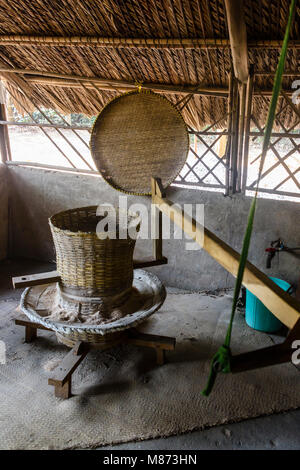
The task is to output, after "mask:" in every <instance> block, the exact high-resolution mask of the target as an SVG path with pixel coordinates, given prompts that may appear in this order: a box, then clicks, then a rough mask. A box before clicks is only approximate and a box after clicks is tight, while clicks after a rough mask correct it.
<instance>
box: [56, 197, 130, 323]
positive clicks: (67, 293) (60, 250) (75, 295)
mask: <svg viewBox="0 0 300 470" xmlns="http://www.w3.org/2000/svg"><path fill="white" fill-rule="evenodd" d="M96 211H97V207H96V206H90V207H82V208H78V209H71V210H67V211H63V212H60V213H58V214H55V215H54V216H52V217H51V218H50V220H49V223H50V228H51V232H52V236H53V240H54V245H55V249H56V262H57V271H58V273H59V275H60V277H61V282H60V285H59V286H58V297H59V302H60V305H61V307H63V308H65V309H68V308H74V306H75V305H77V304H78V305H80V309H81V313H82V314H83V315H88V314H91V313H93V312H95V311H99V310H103V311H104V310H105V307H106V305H107V303H109V304H110V306H111V307H116V306H118V305H120V304H121V303H123V302H124V301H125V300H126V298H127V297H128V296H129V295H130V292H131V287H132V280H133V250H134V246H135V239H131V238H130V237H129V235H128V232H127V238H124V239H120V238H119V228H120V227H119V225H117V227H116V238H110V234H109V233H107V234H106V238H105V239H101V238H99V233H97V232H96V230H97V224H98V222H99V221H100V220H101V217H100V216H97V215H96ZM116 213H117V220H118V215H119V212H118V211H117V210H116ZM133 219H136V220H137V216H136V215H133V214H127V221H128V222H129V223H130V222H132V220H133ZM137 223H138V221H137ZM123 236H124V235H123Z"/></svg>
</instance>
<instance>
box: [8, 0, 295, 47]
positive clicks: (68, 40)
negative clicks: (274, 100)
mask: <svg viewBox="0 0 300 470" xmlns="http://www.w3.org/2000/svg"><path fill="white" fill-rule="evenodd" d="M231 1H232V0H226V3H227V2H231ZM233 1H234V3H238V4H239V3H240V2H239V1H235V0H233ZM238 20H239V17H238ZM13 45H21V46H22V45H23V46H30V45H32V46H69V47H75V46H80V47H84V46H85V47H99V48H101V47H113V48H136V49H140V48H141V49H143V48H150V49H222V48H225V49H227V48H228V47H230V40H229V39H228V38H114V37H99V36H26V35H15V34H12V35H0V46H13ZM281 45H282V40H280V39H258V40H250V41H248V47H249V48H253V49H261V48H264V49H265V48H267V49H278V48H280V47H281ZM289 48H291V49H299V48H300V40H297V39H295V40H290V41H289Z"/></svg>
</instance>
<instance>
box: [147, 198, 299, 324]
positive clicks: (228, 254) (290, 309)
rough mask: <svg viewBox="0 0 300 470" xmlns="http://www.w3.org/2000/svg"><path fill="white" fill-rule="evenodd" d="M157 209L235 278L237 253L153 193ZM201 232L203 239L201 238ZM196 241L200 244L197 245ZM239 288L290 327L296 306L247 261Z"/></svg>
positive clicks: (293, 322) (170, 203) (297, 316)
mask: <svg viewBox="0 0 300 470" xmlns="http://www.w3.org/2000/svg"><path fill="white" fill-rule="evenodd" d="M152 198H153V201H154V203H155V204H156V205H157V208H158V209H159V210H160V211H161V212H162V213H164V214H166V215H167V216H168V217H169V218H170V219H171V220H172V221H173V222H174V223H176V224H177V225H178V226H180V227H181V228H182V230H184V232H185V233H187V235H189V236H190V237H191V238H192V239H193V240H195V241H196V242H197V243H199V244H201V240H203V249H204V250H205V251H207V253H208V254H209V255H210V256H212V257H213V258H214V259H215V260H216V261H217V262H218V263H219V264H220V265H221V266H223V268H225V269H226V270H227V271H228V272H230V273H231V274H232V275H233V276H237V272H238V266H239V259H240V254H239V253H238V252H237V251H235V250H234V249H233V248H231V246H229V245H227V244H226V243H225V242H224V241H223V240H221V239H220V238H218V237H217V236H216V235H215V234H214V233H212V232H211V231H210V230H208V229H207V228H203V227H202V226H201V225H200V224H199V223H198V222H197V221H196V220H195V219H192V218H191V217H190V216H188V215H187V214H184V213H183V211H182V210H181V209H180V208H179V207H178V206H176V205H174V203H173V202H172V201H169V200H168V199H166V198H162V197H160V196H158V195H157V194H154V195H153V196H152ZM203 230H204V239H203V237H202V234H203ZM199 241H200V242H199ZM243 285H244V286H245V287H247V289H249V290H250V292H252V293H253V294H254V295H255V296H256V297H257V298H258V299H260V300H261V301H262V302H263V304H264V305H265V306H266V307H267V308H268V309H269V310H270V311H271V312H272V313H273V314H274V315H275V316H276V317H277V318H278V319H279V320H280V321H281V322H282V323H284V324H285V325H286V326H287V327H288V328H293V327H294V326H295V324H296V322H297V321H298V320H299V316H300V303H299V302H298V301H297V300H296V299H295V298H293V297H291V296H290V295H289V294H287V293H286V292H284V291H283V290H282V289H281V288H280V287H279V286H277V285H276V284H275V283H274V282H273V281H272V280H271V279H270V278H269V277H268V276H266V275H265V274H264V273H262V272H261V271H260V270H259V269H258V268H256V267H255V266H254V265H253V264H251V263H249V262H247V264H246V268H245V272H244V278H243Z"/></svg>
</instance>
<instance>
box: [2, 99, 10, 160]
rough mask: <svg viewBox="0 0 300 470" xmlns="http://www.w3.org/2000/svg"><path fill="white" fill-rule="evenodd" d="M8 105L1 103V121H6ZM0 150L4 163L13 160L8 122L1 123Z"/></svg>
mask: <svg viewBox="0 0 300 470" xmlns="http://www.w3.org/2000/svg"><path fill="white" fill-rule="evenodd" d="M6 120H7V119H6V107H5V104H4V103H0V121H6ZM0 150H1V160H2V162H3V163H5V162H7V161H8V160H11V151H10V143H9V135H8V130H7V125H6V124H1V125H0Z"/></svg>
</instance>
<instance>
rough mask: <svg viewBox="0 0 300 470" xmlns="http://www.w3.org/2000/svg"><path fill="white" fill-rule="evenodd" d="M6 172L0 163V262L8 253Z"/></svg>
mask: <svg viewBox="0 0 300 470" xmlns="http://www.w3.org/2000/svg"><path fill="white" fill-rule="evenodd" d="M7 177H8V171H7V168H6V166H5V165H3V164H2V163H0V261H1V260H3V259H5V258H6V257H7V254H8V253H7V251H8V181H7Z"/></svg>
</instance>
